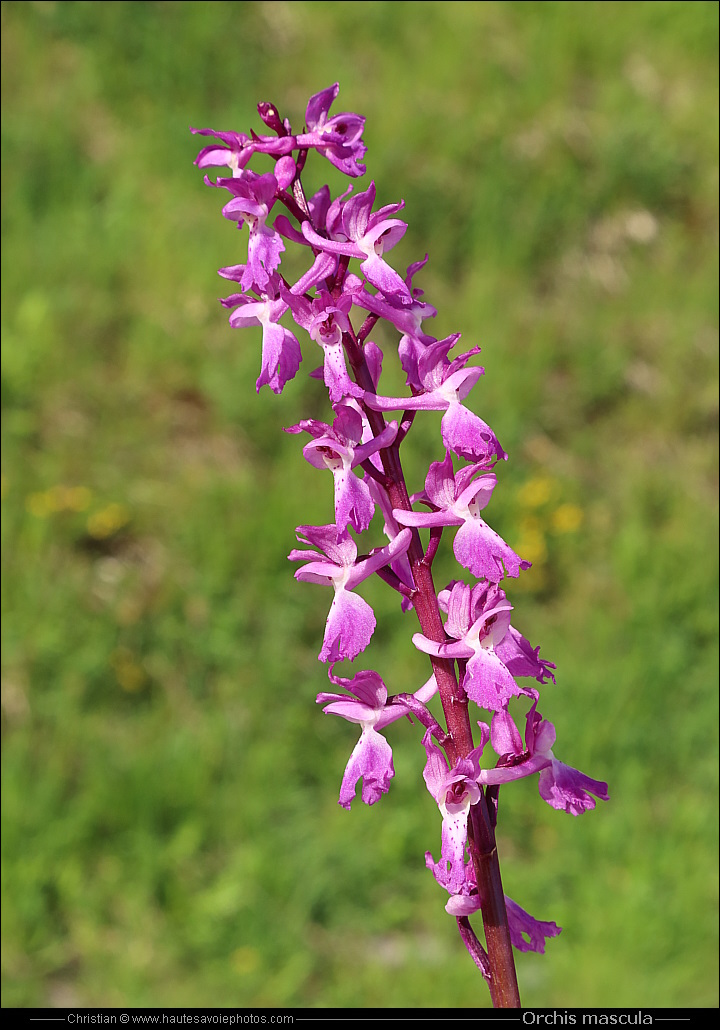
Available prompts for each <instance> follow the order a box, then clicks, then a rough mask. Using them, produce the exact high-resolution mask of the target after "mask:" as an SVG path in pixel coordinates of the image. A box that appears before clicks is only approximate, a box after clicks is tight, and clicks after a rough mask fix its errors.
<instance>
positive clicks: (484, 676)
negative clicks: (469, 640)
mask: <svg viewBox="0 0 720 1030" xmlns="http://www.w3.org/2000/svg"><path fill="white" fill-rule="evenodd" d="M463 686H464V688H465V691H466V693H467V695H468V697H469V698H470V699H471V700H472V701H474V702H475V704H476V705H479V707H480V708H485V709H487V710H488V711H490V712H501V711H502V710H503V708H506V707H507V704H508V701H509V700H510V698H511V697H517V696H518V695H519V694H521V693H522V691H521V690H520V687H519V686H518V685H517V683H516V682H515V680H514V679H513V678H512V676H511V675H510V673H509V672H508V671H507V669H506V668H505V666H504V665H503V663H502V662H501V661H500V659H499V658H498V656H497V655H496V654H494V653H493V652H492V651H488V650H486V649H485V648H482V647H481V648H480V649H479V650H478V651H476V652H475V654H474V655H473V657H472V658H471V659H470V660H469V661H468V664H467V670H466V672H465V679H464V680H463Z"/></svg>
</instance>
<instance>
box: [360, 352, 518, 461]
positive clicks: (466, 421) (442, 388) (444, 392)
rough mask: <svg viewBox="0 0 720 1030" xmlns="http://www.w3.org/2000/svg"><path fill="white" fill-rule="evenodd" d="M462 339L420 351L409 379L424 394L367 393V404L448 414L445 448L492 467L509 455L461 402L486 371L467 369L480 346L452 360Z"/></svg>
mask: <svg viewBox="0 0 720 1030" xmlns="http://www.w3.org/2000/svg"><path fill="white" fill-rule="evenodd" d="M459 339H460V334H459V333H453V334H452V335H451V336H448V337H446V338H445V339H444V340H438V341H436V342H435V343H432V344H429V345H428V346H426V347H423V349H422V350H418V352H417V354H416V355H415V356H416V358H417V375H415V373H414V371H412V369H411V372H410V374H409V376H408V379H409V380H412V379H413V378H414V379H416V380H417V382H419V383H420V384H421V387H422V390H423V391H424V392H423V393H421V394H418V395H417V396H414V397H378V396H375V395H373V394H366V396H365V403H366V404H367V405H368V406H369V407H371V408H375V410H376V411H402V410H404V411H444V412H445V414H444V415H443V418H442V422H441V430H442V438H443V442H444V444H445V447H446V448H447V449H448V450H451V451H453V453H454V454H457V455H458V457H461V458H467V459H468V461H475V462H480V463H482V464H483V465H484V467H485V468H489V467H490V466H491V465H492V464H494V462H495V461H497V460H498V459H503V460H505V459H506V458H507V454H506V453H505V451H504V450H503V449H502V447H501V446H500V444H499V443H498V441H497V437H496V436H495V434H494V433H493V431H492V429H491V428H490V426H489V425H488V424H487V423H486V422H483V420H482V419H481V418H480V417H479V416H478V415H476V414H475V413H474V412H472V411H470V410H469V409H468V408H466V407H465V406H464V405H463V404H462V403H461V401H463V400H464V399H465V397H467V395H468V394H469V393H470V391H471V389H472V388H473V386H474V385H475V383H476V382H477V381H478V379H479V378H480V376H481V375H482V374H483V372H484V371H485V370H484V369H483V368H480V367H479V366H475V367H472V368H466V367H465V365H466V364H467V362H468V361H469V359H470V358H471V357H472V356H473V355H475V354H478V353H479V352H480V348H479V347H473V349H472V350H470V351H467V352H466V353H465V354H461V355H459V356H458V357H457V358H455V359H454V360H453V361H450V360H449V358H448V353H449V351H450V350H451V349H452V347H454V346H455V344H456V343H457V341H458V340H459ZM411 356H412V355H410V353H409V352H408V353H407V354H406V357H408V358H409V357H411ZM406 371H407V369H406Z"/></svg>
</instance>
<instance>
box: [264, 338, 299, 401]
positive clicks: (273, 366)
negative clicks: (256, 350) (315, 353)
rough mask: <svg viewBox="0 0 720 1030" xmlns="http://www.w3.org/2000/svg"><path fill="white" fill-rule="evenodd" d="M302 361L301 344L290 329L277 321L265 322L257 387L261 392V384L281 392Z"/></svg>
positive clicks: (275, 391)
mask: <svg viewBox="0 0 720 1030" xmlns="http://www.w3.org/2000/svg"><path fill="white" fill-rule="evenodd" d="M301 361H302V352H301V350H300V344H299V343H298V341H297V340H296V338H295V337H294V336H293V334H292V333H291V332H290V330H289V329H285V328H283V326H281V325H277V324H276V323H272V322H266V323H264V324H263V341H262V365H261V369H260V375H259V376H258V379H257V382H256V383H255V389H256V390H257V392H258V393H259V392H260V387H261V386H269V387H270V389H271V390H272V391H273V393H281V392H282V389H283V387H284V386H285V383H287V382H288V381H289V380H290V379H292V378H293V377H294V376H295V374H296V373H297V370H298V369H299V368H300V362H301Z"/></svg>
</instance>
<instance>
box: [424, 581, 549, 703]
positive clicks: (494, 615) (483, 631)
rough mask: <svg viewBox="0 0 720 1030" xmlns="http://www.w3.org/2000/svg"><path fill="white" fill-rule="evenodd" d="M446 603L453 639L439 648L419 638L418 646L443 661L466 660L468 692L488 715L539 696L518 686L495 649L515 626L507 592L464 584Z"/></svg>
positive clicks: (449, 594) (458, 585) (447, 625)
mask: <svg viewBox="0 0 720 1030" xmlns="http://www.w3.org/2000/svg"><path fill="white" fill-rule="evenodd" d="M443 603H444V604H445V606H446V610H447V613H448V618H447V621H446V623H445V632H446V633H447V634H448V635H449V636H450V637H452V638H453V640H452V641H451V642H449V643H448V642H446V643H442V644H439V643H437V641H435V640H430V639H429V638H428V637H425V636H423V634H422V633H416V634H415V635H414V636H413V643H414V644H415V647H417V648H418V650H420V651H424V652H425V653H426V654H430V655H435V656H436V657H440V658H459V659H465V660H466V661H467V667H466V670H465V676H464V678H463V688H464V689H465V692H466V694H467V695H468V697H469V698H470V700H471V701H474V702H475V703H476V704H477V705H479V706H480V707H481V708H485V709H487V710H488V711H492V712H500V711H502V710H503V709H505V708H506V707H507V704H508V701H509V700H510V698H511V697H517V696H518V695H520V694H529V695H530V696H533V697H534V696H536V691H531V690H528V689H527V688H525V687H520V686H518V684H517V683H516V682H515V680H514V679H513V677H512V676H511V675H510V673H509V671H508V669H507V668H506V666H505V665H504V663H503V662H502V661H501V660H500V658H499V657H498V656H497V654H496V653H495V645H496V644H498V643H499V642H500V641H501V640H502V639H503V637H504V636H505V634H506V633H507V631H508V629H509V627H510V612H511V611H512V605H511V604H510V603H509V602H508V600H507V598H506V597H505V594H504V592H503V591H502V590H501V589H500V588H499V587H498V586H496V585H495V584H491V583H486V584H482V583H477V584H476V585H475V586H474V587H469V586H467V585H466V584H465V583H462V582H459V581H458V582H455V583H454V584H453V585H452V588H451V589H450V590H449V592H447V593H446V594H445V596H444V598H443Z"/></svg>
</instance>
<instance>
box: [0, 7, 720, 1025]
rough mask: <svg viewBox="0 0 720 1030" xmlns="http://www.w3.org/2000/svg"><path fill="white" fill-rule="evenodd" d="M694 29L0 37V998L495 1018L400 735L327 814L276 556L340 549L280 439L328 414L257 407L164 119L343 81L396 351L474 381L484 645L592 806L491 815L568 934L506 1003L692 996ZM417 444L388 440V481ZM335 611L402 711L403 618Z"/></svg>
mask: <svg viewBox="0 0 720 1030" xmlns="http://www.w3.org/2000/svg"><path fill="white" fill-rule="evenodd" d="M717 17H718V11H717V5H716V4H715V3H705V2H692V3H685V2H682V3H676V2H643V3H640V2H631V3H617V2H607V3H595V2H586V3H572V2H571V3H566V2H560V3H558V2H545V3H536V2H529V3H515V2H505V3H503V2H487V3H466V2H463V3H459V2H458V3H456V2H446V3H435V2H425V3H420V4H415V3H412V4H411V3H333V4H330V3H307V2H293V3H284V2H273V3H214V2H205V3H194V2H185V3H122V2H120V3H112V4H110V3H74V2H64V3H63V2H59V3H56V2H43V3H3V4H2V76H3V79H2V87H3V88H2V94H3V120H2V160H3V180H2V190H3V194H2V197H3V204H2V218H3V276H2V343H3V371H2V403H3V438H2V457H3V476H2V527H3V528H2V534H3V538H2V539H3V587H2V591H3V594H2V596H3V607H2V637H3V666H2V670H3V671H2V720H3V722H2V726H3V772H4V775H3V813H2V829H3V833H2V855H3V876H2V884H3V888H2V889H3V896H2V900H3V905H2V935H3V937H2V940H3V949H2V950H3V994H2V1002H3V1005H5V1006H72V1007H85V1006H98V1005H108V1006H120V1005H122V1006H124V1007H128V1006H141V1005H149V1006H163V1005H165V1006H167V1005H178V1006H241V1007H243V1006H247V1007H255V1006H262V1005H266V1006H318V1007H324V1006H360V1007H367V1006H452V1007H455V1006H457V1007H465V1006H486V1005H489V998H488V995H487V991H486V989H485V986H484V984H483V983H482V981H481V980H480V978H479V976H478V974H477V971H476V969H475V967H474V966H473V964H472V962H471V960H470V959H469V958H468V956H467V954H466V952H465V951H464V949H463V947H462V945H461V943H460V939H459V937H458V935H457V932H456V928H455V923H454V920H453V919H451V918H450V917H448V916H447V914H446V913H445V911H444V907H443V906H444V904H445V900H446V896H445V895H444V893H443V892H442V891H441V890H440V889H439V888H438V887H437V886H436V884H435V883H434V881H433V879H432V877H431V876H430V874H429V873H428V872H427V871H426V869H425V866H424V857H423V856H424V852H425V851H426V850H428V849H430V850H432V851H433V853H434V854H435V856H436V857H437V856H438V854H439V849H440V819H439V816H438V812H437V807H436V805H435V803H434V802H433V800H432V798H431V797H430V795H429V794H428V793H427V791H426V790H425V787H424V784H423V782H422V777H421V772H422V767H423V764H424V752H423V749H422V747H421V745H420V736H419V734H418V732H417V727H411V726H410V725H409V724H407V723H405V724H395V725H394V726H393V727H392V728H391V729H390V730H389V732H388V737H389V739H390V742H391V744H392V745H393V749H394V755H395V768H396V778H395V780H394V781H393V783H392V787H391V790H390V793H389V794H388V795H386V796H385V797H384V798H383V799H382V800H381V802H380V803H378V804H377V805H375V806H373V807H372V808H367V807H365V806H362V805H360V804H358V805H357V806H356V807H355V806H354V808H353V811H352V812H350V813H348V812H345V811H344V810H343V809H341V808H340V807H339V806H338V804H337V793H338V789H339V785H340V779H341V775H342V771H343V768H344V765H345V762H346V760H347V757H348V755H349V753H350V750H351V749H352V747H353V746H354V743H355V740H356V738H357V732H356V730H355V729H354V728H353V727H352V726H350V725H349V724H347V723H345V722H343V721H341V720H339V719H333V718H325V717H324V716H323V715H322V712H321V710H320V709H319V708H318V707H317V706H316V705H315V703H314V699H315V695H316V693H317V692H318V691H319V690H324V689H326V687H327V679H326V672H325V669H324V667H322V666H321V665H320V664H319V663H318V662H317V660H316V655H317V652H318V650H319V646H320V641H321V638H322V629H323V625H324V620H325V615H326V612H327V606H328V602H329V597H328V596H327V595H326V593H325V592H324V591H322V590H320V589H317V588H315V587H312V586H307V585H301V584H296V583H295V581H294V580H293V576H292V571H293V568H292V567H291V566H290V565H289V563H288V562H287V560H286V555H287V553H288V552H289V550H290V549H291V548H292V547H293V546H294V544H295V538H294V527H295V526H296V525H298V524H300V523H313V522H315V523H318V522H321V523H322V522H327V521H329V520H330V519H331V517H332V516H331V503H332V501H331V498H332V488H331V482H330V477H322V476H320V475H319V474H318V473H317V472H315V470H313V469H311V468H310V467H309V466H308V465H307V464H306V463H305V462H304V461H303V460H302V458H301V454H300V450H301V444H302V442H301V441H300V440H299V438H297V437H294V436H288V435H287V434H284V433H283V432H282V431H281V427H283V426H288V425H292V424H293V423H294V422H296V421H297V420H298V419H299V418H301V417H309V416H312V417H322V418H324V417H325V416H326V414H327V402H326V400H325V401H323V397H322V389H321V384H318V383H317V382H316V381H315V380H313V379H309V378H308V376H307V372H308V371H309V370H311V369H312V368H314V367H315V365H316V364H318V362H319V358H318V353H319V352H317V348H316V347H315V345H314V344H312V343H311V342H310V341H307V346H306V345H305V342H303V348H304V353H305V361H304V363H303V366H302V368H301V373H300V374H299V376H298V377H297V379H296V380H295V381H293V382H292V383H291V384H289V385H288V387H287V388H286V390H285V392H284V394H283V395H282V397H275V396H274V395H272V394H270V393H268V392H266V391H264V392H263V393H262V394H261V395H260V396H259V397H258V396H256V394H255V385H254V384H255V379H256V377H257V375H258V371H259V358H260V350H259V333H258V332H256V331H255V330H245V331H240V330H231V329H230V328H229V326H228V324H227V317H226V312H224V311H223V309H222V308H220V306H219V305H218V303H217V300H216V298H217V297H218V296H224V295H225V294H226V293H227V292H229V290H228V289H227V284H226V283H224V282H223V281H222V280H220V279H219V278H218V277H217V274H216V269H217V268H218V267H220V266H221V265H227V264H232V263H236V262H239V261H242V260H243V259H244V258H243V246H244V240H243V238H241V237H240V236H238V235H236V230H235V229H234V227H233V225H232V224H231V223H230V222H228V221H226V220H225V219H223V218H222V217H221V215H220V207H221V205H222V203H223V202H224V201H223V200H222V198H221V197H220V196H219V194H217V193H216V192H214V191H211V190H209V189H207V188H206V187H205V186H204V185H203V181H202V178H203V177H202V174H201V173H200V172H199V171H198V170H197V169H196V168H194V167H193V164H192V161H193V159H194V157H195V155H196V153H197V150H198V149H199V146H200V145H201V144H202V140H199V139H198V138H197V137H192V136H190V134H189V132H188V127H189V126H190V125H193V126H212V127H213V128H217V129H227V130H230V129H234V130H238V131H249V129H250V127H255V128H256V129H259V127H260V122H259V119H258V118H257V114H256V113H255V105H256V103H257V102H258V101H260V100H272V101H273V102H274V103H275V104H277V105H278V107H279V109H280V111H281V113H282V114H283V115H284V116H287V117H289V118H290V119H291V121H292V123H293V125H294V126H295V127H299V126H300V124H301V122H302V118H303V115H304V111H305V105H306V102H307V98H308V97H309V95H310V94H311V93H313V92H316V91H317V90H319V89H322V88H324V87H325V86H327V85H329V84H331V83H332V82H334V81H339V82H340V90H341V92H340V97H339V99H338V101H337V103H336V107H337V110H338V111H342V110H350V111H358V112H360V113H362V114H364V115H366V116H367V126H366V132H365V140H366V143H367V144H368V147H369V151H368V154H367V158H366V161H367V166H368V174H367V176H366V179H365V180H361V184H362V183H363V182H367V181H369V180H370V179H371V178H372V179H374V180H375V182H376V183H377V188H378V200H379V203H389V202H391V201H394V200H397V199H399V198H400V197H403V198H404V199H405V202H406V208H405V212H404V216H405V217H406V220H407V221H408V223H409V229H408V232H407V234H406V236H405V238H404V240H403V241H402V242H401V244H400V245H399V246H398V247H397V248H396V250H395V251H394V253H393V255H391V260H393V259H394V260H393V263H394V264H395V266H396V267H398V268H400V269H401V270H404V268H405V266H406V265H407V264H408V263H409V262H411V261H415V260H418V259H419V258H421V257H422V256H423V255H424V254H425V253H426V251H427V252H429V254H430V262H429V264H428V266H427V267H426V268H425V270H424V271H423V272H422V273H421V274H420V275H419V276H418V277H417V278H416V281H415V285H419V286H422V287H423V288H424V289H425V291H426V299H427V300H429V301H430V302H431V303H433V304H434V305H435V306H436V307H437V308H438V312H439V314H438V317H437V319H436V320H435V322H434V323H428V326H427V328H428V329H429V331H431V332H432V333H433V334H434V335H436V336H438V337H442V336H445V335H447V334H448V333H450V332H453V331H461V332H462V333H463V343H464V344H466V345H467V346H468V347H469V346H472V345H475V344H480V345H481V346H482V349H483V353H482V363H483V364H484V366H485V369H486V375H485V377H484V379H483V380H482V381H481V383H480V384H479V385H478V387H477V388H476V390H475V391H474V393H473V395H472V406H474V408H475V409H476V410H477V411H478V413H480V414H481V415H482V417H483V418H484V419H486V421H488V422H489V423H490V424H491V425H492V426H493V428H494V429H495V431H496V432H497V435H498V437H499V439H500V441H501V443H502V444H503V446H504V448H505V449H506V450H507V451H508V452H509V454H510V460H509V462H508V463H507V465H505V466H503V468H502V469H499V470H498V472H499V476H500V484H499V486H498V489H497V490H496V493H495V496H494V497H493V499H492V502H491V505H490V507H489V509H488V518H489V520H490V522H491V523H492V525H493V526H494V528H495V529H497V530H498V531H499V532H500V533H501V534H502V535H503V536H504V537H505V539H507V540H508V542H509V543H510V544H511V545H512V546H513V547H515V549H516V550H517V551H519V553H520V554H521V555H522V556H523V557H526V558H530V559H531V560H533V562H534V566H533V569H532V570H531V571H530V572H529V573H527V574H525V576H523V577H522V578H521V579H520V580H519V581H513V582H511V583H510V585H509V586H508V593H509V596H510V599H511V600H512V602H513V604H514V605H515V614H514V621H515V624H516V625H517V626H518V627H519V628H520V629H521V630H522V631H523V632H524V633H525V634H526V635H527V636H528V637H529V639H530V640H531V641H532V643H533V644H541V645H542V655H543V656H544V657H546V658H548V659H550V660H552V661H555V662H556V663H557V666H558V676H557V685H556V686H555V687H553V686H552V685H550V686H548V687H546V688H545V689H544V693H543V698H542V705H541V710H542V712H543V714H544V715H545V716H546V717H547V718H549V719H550V720H551V721H553V722H554V723H555V725H556V727H557V732H558V743H557V745H556V749H555V750H556V753H557V755H558V757H559V758H561V759H562V760H564V761H565V762H567V763H569V764H571V765H575V766H577V767H579V768H581V769H582V770H584V771H585V772H587V773H588V774H589V775H591V776H593V777H595V778H598V779H605V780H607V781H608V783H609V786H610V793H611V801H610V802H609V803H608V804H602V803H601V804H599V805H598V808H597V809H596V810H595V811H594V812H592V813H588V814H586V815H585V816H583V817H582V818H579V819H572V818H570V817H568V816H565V815H564V814H561V813H558V812H554V811H552V810H551V809H550V808H549V807H548V806H547V805H545V804H543V803H542V801H541V800H540V799H539V797H538V793H537V787H536V781H535V780H532V781H523V782H522V783H520V784H518V785H516V786H513V787H511V788H505V789H504V790H503V791H502V792H501V810H500V835H499V845H500V851H501V862H502V868H503V877H504V884H505V889H506V891H507V893H508V894H509V895H510V896H511V897H513V898H514V899H515V900H516V901H518V903H520V904H521V905H522V906H523V907H525V908H527V909H528V910H529V911H530V912H531V913H533V914H534V915H535V916H536V917H538V918H540V919H551V920H555V921H556V922H557V923H559V924H560V925H561V926H562V927H563V928H564V929H563V933H562V934H561V936H560V937H559V938H557V939H556V940H551V941H549V942H548V946H547V953H546V954H545V955H544V956H539V955H534V954H529V955H519V956H518V975H519V980H520V988H521V995H522V998H523V1002H524V1004H525V1005H527V1006H554V1007H562V1006H611V1005H612V1006H632V1007H637V1008H640V1007H645V1008H647V1007H649V1006H714V1005H716V1004H717V1002H718V997H717V981H716V968H717V947H716V941H717V922H716V919H717V877H716V860H717V849H716V841H717V686H718V655H717V600H716V598H717V439H716V432H717V411H718V393H717V351H718V338H717V292H716V280H717V185H718V174H717V133H718V129H717V85H716V82H717ZM308 179H309V182H310V184H311V185H314V186H315V187H317V186H319V185H320V184H321V183H322V182H324V181H330V182H331V185H332V187H333V189H336V188H337V186H338V185H339V184H340V177H339V176H337V175H336V174H335V173H334V170H333V169H331V167H330V166H329V164H327V163H326V162H323V161H322V160H321V159H320V158H315V159H314V160H313V158H312V156H311V158H310V160H309V161H308ZM360 188H364V187H362V186H360ZM376 339H377V342H378V343H380V344H381V346H384V347H385V349H386V356H387V357H386V361H387V364H388V366H389V368H390V372H389V374H390V376H391V381H392V376H393V374H394V375H395V376H396V380H395V382H396V383H397V385H400V384H401V378H400V376H399V374H398V373H397V371H396V372H395V373H393V371H392V362H391V360H390V356H389V352H388V348H389V347H390V346H391V345H392V342H393V338H392V337H391V336H390V335H387V336H383V334H382V333H380V334H379V335H378V336H377V337H376ZM439 444H440V439H439V433H438V420H437V419H436V418H435V417H434V416H432V415H431V416H428V418H427V420H426V422H423V420H422V418H419V419H418V425H417V429H415V430H414V431H413V433H412V434H411V435H410V437H409V438H408V441H407V444H406V445H405V448H404V449H405V452H406V454H405V456H406V461H407V470H408V479H409V483H410V488H411V489H413V490H417V489H419V488H420V487H421V486H422V474H423V472H422V470H423V465H424V467H425V468H427V464H428V461H430V460H436V459H438V458H439V457H441V456H442V455H441V451H440V446H439ZM376 532H377V535H378V541H379V537H380V527H379V526H378V527H376ZM448 537H449V539H448V540H446V541H444V545H445V551H444V553H443V557H441V558H440V559H439V560H438V566H437V568H438V572H437V582H438V583H440V584H442V583H444V582H446V581H447V579H449V578H450V577H452V576H454V575H456V572H455V571H454V569H453V564H452V562H451V561H450V560H449V559H448V557H447V555H448V554H450V537H451V534H448ZM361 592H363V593H364V596H365V597H366V598H367V599H369V600H371V601H372V602H373V603H374V604H375V606H376V611H377V614H378V629H377V631H376V634H375V637H374V640H373V642H372V644H371V646H370V648H369V649H368V651H367V652H366V653H365V654H364V655H363V656H362V658H361V659H360V660H359V661H358V662H356V663H355V664H356V667H360V668H365V667H372V668H375V669H377V671H378V672H380V674H381V675H382V676H383V678H384V680H385V682H386V683H387V685H388V688H389V690H390V691H391V692H392V693H396V692H400V691H406V690H413V689H416V688H417V687H418V686H419V685H420V684H421V683H422V682H423V681H424V679H425V678H426V677H427V674H428V666H427V661H426V659H425V658H424V657H423V656H422V655H420V654H419V653H418V652H416V651H415V650H414V648H413V647H412V645H411V643H410V636H411V633H412V632H414V631H415V626H414V625H413V623H412V621H408V619H410V620H412V616H408V618H407V619H406V618H404V617H403V616H402V615H401V613H400V611H399V606H398V604H397V602H396V600H395V597H394V596H390V591H388V590H387V588H384V587H383V586H382V584H377V585H375V584H372V583H371V584H368V585H367V588H365V587H363V588H362V590H361ZM345 674H346V675H347V674H350V673H349V667H348V672H346V673H345Z"/></svg>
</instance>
